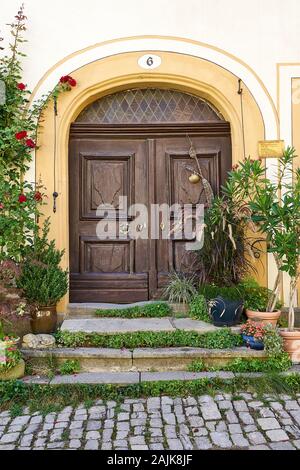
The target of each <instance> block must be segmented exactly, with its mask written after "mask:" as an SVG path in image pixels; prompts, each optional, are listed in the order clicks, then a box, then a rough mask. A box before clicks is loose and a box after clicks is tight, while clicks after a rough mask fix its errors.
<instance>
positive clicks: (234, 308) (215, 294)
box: [199, 284, 244, 326]
mask: <svg viewBox="0 0 300 470" xmlns="http://www.w3.org/2000/svg"><path fill="white" fill-rule="evenodd" d="M199 292H200V295H203V296H204V297H205V298H206V299H207V303H208V307H209V315H210V317H211V321H212V323H213V324H214V325H215V326H233V325H237V324H238V323H240V320H241V316H242V314H243V310H244V300H243V291H242V290H241V289H240V287H239V285H235V286H230V287H220V286H216V285H213V284H207V285H202V286H200V288H199Z"/></svg>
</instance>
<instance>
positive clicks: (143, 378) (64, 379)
mask: <svg viewBox="0 0 300 470" xmlns="http://www.w3.org/2000/svg"><path fill="white" fill-rule="evenodd" d="M292 373H293V374H295V373H296V374H299V373H300V371H299V369H296V370H293V368H292V369H291V370H290V371H289V372H284V373H283V374H282V375H288V374H292ZM263 376H265V374H264V373H263V372H248V373H233V372H227V371H218V372H185V371H165V372H102V373H99V372H98V373H92V372H83V373H80V374H73V375H57V376H55V377H54V378H51V379H50V378H47V377H36V376H27V377H24V378H23V379H22V381H23V382H24V383H27V384H40V385H60V384H94V385H95V384H115V385H130V384H138V383H145V382H161V381H192V380H199V379H204V378H205V379H215V378H219V379H222V380H228V381H230V380H232V379H234V378H235V377H248V378H252V379H255V378H259V377H263Z"/></svg>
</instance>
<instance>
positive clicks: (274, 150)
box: [258, 140, 284, 158]
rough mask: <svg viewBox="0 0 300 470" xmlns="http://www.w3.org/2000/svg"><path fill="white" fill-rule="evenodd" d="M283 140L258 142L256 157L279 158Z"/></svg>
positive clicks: (281, 152)
mask: <svg viewBox="0 0 300 470" xmlns="http://www.w3.org/2000/svg"><path fill="white" fill-rule="evenodd" d="M283 152H284V140H261V141H259V142H258V156H259V157H261V158H281V157H282V156H283Z"/></svg>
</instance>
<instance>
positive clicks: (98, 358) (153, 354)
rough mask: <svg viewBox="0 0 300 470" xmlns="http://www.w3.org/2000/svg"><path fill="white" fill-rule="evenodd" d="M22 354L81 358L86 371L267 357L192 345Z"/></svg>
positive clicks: (36, 358) (37, 361) (40, 359)
mask: <svg viewBox="0 0 300 470" xmlns="http://www.w3.org/2000/svg"><path fill="white" fill-rule="evenodd" d="M22 354H23V357H24V358H25V359H26V360H30V362H31V364H32V365H36V366H42V365H46V364H47V361H48V359H49V357H52V358H55V360H56V362H57V364H61V363H64V362H65V361H66V360H77V361H79V364H80V368H81V370H82V371H84V372H105V371H112V372H116V371H118V372H121V371H139V372H145V371H151V370H155V371H172V370H177V371H178V370H183V371H185V370H186V369H187V367H188V365H189V364H190V363H191V362H193V361H196V360H201V361H203V362H204V364H205V365H207V366H219V367H220V366H223V365H225V364H227V363H228V362H230V361H232V360H233V359H236V358H248V359H252V358H256V359H261V360H264V359H265V358H266V353H265V352H264V351H254V350H253V349H248V348H245V347H238V348H232V349H205V348H191V347H173V348H136V349H132V350H130V349H108V348H53V349H22Z"/></svg>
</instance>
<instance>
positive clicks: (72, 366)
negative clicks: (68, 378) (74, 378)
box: [59, 359, 80, 375]
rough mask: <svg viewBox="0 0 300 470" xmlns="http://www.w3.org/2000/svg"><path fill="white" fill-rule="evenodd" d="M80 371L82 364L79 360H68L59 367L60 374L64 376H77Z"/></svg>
mask: <svg viewBox="0 0 300 470" xmlns="http://www.w3.org/2000/svg"><path fill="white" fill-rule="evenodd" d="M79 371H80V362H79V361H78V359H67V360H66V361H64V362H63V363H62V364H60V366H59V372H60V373H61V374H62V375H71V374H77V373H78V372H79Z"/></svg>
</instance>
